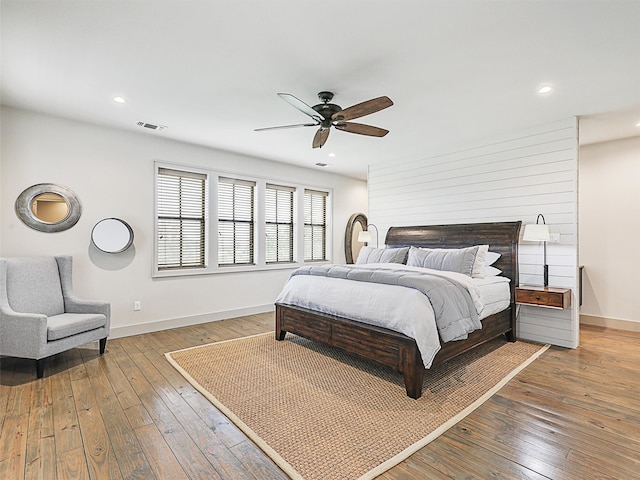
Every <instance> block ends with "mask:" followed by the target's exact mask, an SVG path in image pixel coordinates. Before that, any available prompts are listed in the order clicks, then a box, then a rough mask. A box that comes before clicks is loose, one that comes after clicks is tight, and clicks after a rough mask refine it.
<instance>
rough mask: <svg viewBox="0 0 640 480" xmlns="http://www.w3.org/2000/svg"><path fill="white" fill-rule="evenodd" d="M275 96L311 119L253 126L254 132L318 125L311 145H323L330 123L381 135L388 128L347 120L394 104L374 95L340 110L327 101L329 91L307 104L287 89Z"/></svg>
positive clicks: (348, 131)
mask: <svg viewBox="0 0 640 480" xmlns="http://www.w3.org/2000/svg"><path fill="white" fill-rule="evenodd" d="M278 96H279V97H280V98H282V99H283V100H284V101H285V102H287V103H288V104H289V105H291V106H293V107H294V108H296V109H298V110H300V111H301V112H302V113H304V114H305V115H308V116H309V117H311V119H312V120H313V121H314V123H298V124H294V125H282V126H279V127H266V128H256V129H255V131H256V132H259V131H264V130H276V129H282V128H297V127H318V130H317V131H316V134H315V135H314V137H313V142H312V146H313V148H322V146H323V145H324V144H325V143H326V142H327V139H328V138H329V132H330V131H331V127H335V128H336V129H337V130H342V131H343V132H347V133H356V134H358V135H367V136H370V137H384V136H385V135H386V134H387V133H389V130H385V129H384V128H379V127H374V126H372V125H365V124H363V123H355V122H349V121H348V120H353V119H356V118H360V117H364V116H365V115H370V114H372V113H375V112H379V111H380V110H384V109H385V108H388V107H390V106H391V105H393V102H392V101H391V99H390V98H389V97H384V96H383V97H378V98H373V99H371V100H367V101H366V102H362V103H358V104H357V105H353V106H351V107H349V108H345V109H344V110H343V109H342V107H340V106H339V105H336V104H335V103H329V102H331V100H333V93H332V92H327V91H322V92H320V93H318V98H319V99H320V101H321V102H322V103H319V104H317V105H314V106H309V105H307V104H306V103H305V102H303V101H302V100H300V99H298V98H296V97H294V96H293V95H291V94H289V93H278Z"/></svg>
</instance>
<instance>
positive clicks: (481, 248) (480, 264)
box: [471, 245, 489, 278]
mask: <svg viewBox="0 0 640 480" xmlns="http://www.w3.org/2000/svg"><path fill="white" fill-rule="evenodd" d="M488 251H489V245H478V253H477V254H476V260H475V262H473V270H472V271H471V277H473V278H482V277H484V267H485V265H486V257H487V252H488Z"/></svg>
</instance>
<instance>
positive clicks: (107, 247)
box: [91, 218, 133, 253]
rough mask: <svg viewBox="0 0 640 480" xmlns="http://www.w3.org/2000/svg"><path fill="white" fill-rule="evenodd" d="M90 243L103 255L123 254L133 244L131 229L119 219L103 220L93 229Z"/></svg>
mask: <svg viewBox="0 0 640 480" xmlns="http://www.w3.org/2000/svg"><path fill="white" fill-rule="evenodd" d="M91 241H92V242H93V244H94V245H95V246H96V248H98V249H99V250H102V251H103V252H105V253H120V252H124V251H125V250H126V249H127V248H129V247H130V246H131V245H132V244H133V229H132V228H131V226H129V224H128V223H127V222H125V221H124V220H120V219H119V218H105V219H103V220H100V221H99V222H98V223H96V224H95V226H94V227H93V230H92V231H91Z"/></svg>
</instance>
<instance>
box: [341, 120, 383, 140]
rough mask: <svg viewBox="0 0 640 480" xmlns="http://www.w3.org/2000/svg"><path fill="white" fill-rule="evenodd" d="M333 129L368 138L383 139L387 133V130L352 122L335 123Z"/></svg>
mask: <svg viewBox="0 0 640 480" xmlns="http://www.w3.org/2000/svg"><path fill="white" fill-rule="evenodd" d="M335 127H336V128H337V129H338V130H342V131H343V132H349V133H357V134H358V135H369V136H370V137H384V136H385V135H386V134H387V133H389V130H385V129H384V128H378V127H374V126H371V125H364V124H362V123H354V122H341V123H337V124H336V125H335Z"/></svg>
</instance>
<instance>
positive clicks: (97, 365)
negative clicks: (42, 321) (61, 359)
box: [81, 351, 153, 479]
mask: <svg viewBox="0 0 640 480" xmlns="http://www.w3.org/2000/svg"><path fill="white" fill-rule="evenodd" d="M81 352H82V354H83V358H84V360H85V367H86V371H87V374H88V380H89V382H90V386H91V390H92V391H93V396H94V398H95V406H96V408H97V409H98V411H99V412H100V416H101V418H102V420H103V428H104V434H105V435H106V436H107V437H108V439H109V442H110V444H111V448H112V452H113V458H114V459H115V460H116V462H117V464H118V467H119V471H120V473H121V474H122V476H123V477H124V478H127V479H134V478H139V479H151V478H153V473H152V471H151V467H150V465H149V462H148V461H147V459H146V457H145V456H144V453H143V452H142V448H141V447H140V444H139V443H138V440H137V437H136V436H135V433H134V432H133V429H132V428H131V425H130V424H129V421H128V419H127V416H126V414H125V413H124V411H123V409H122V406H121V405H120V403H119V402H118V398H117V395H116V394H115V392H114V391H113V388H112V386H111V384H110V383H109V380H108V378H107V376H106V373H105V369H104V368H103V367H104V365H105V364H106V363H109V362H111V361H112V360H111V359H109V360H107V359H106V358H104V357H100V358H95V354H92V355H88V356H86V357H85V355H86V353H85V351H81ZM98 426H100V425H98Z"/></svg>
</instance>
